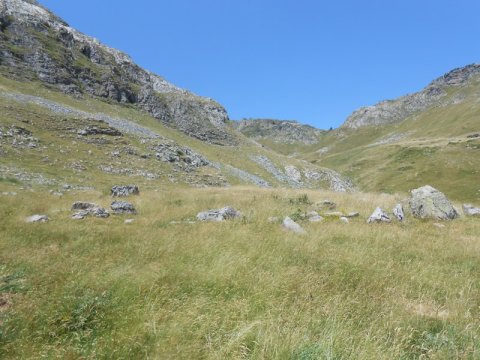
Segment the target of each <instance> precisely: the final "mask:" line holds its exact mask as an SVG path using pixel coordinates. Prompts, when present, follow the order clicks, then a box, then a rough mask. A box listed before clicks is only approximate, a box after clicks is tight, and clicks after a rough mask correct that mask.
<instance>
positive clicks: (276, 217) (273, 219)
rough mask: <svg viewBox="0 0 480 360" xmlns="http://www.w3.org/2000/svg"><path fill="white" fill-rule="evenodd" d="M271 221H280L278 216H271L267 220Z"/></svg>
mask: <svg viewBox="0 0 480 360" xmlns="http://www.w3.org/2000/svg"><path fill="white" fill-rule="evenodd" d="M267 221H268V222H269V223H277V222H279V221H280V219H279V217H278V216H270V217H269V218H268V220H267Z"/></svg>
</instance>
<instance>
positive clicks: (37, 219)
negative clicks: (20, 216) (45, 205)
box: [25, 215, 50, 223]
mask: <svg viewBox="0 0 480 360" xmlns="http://www.w3.org/2000/svg"><path fill="white" fill-rule="evenodd" d="M49 220H50V219H49V218H48V216H47V215H32V216H29V217H27V218H25V222H27V223H37V222H47V221H49Z"/></svg>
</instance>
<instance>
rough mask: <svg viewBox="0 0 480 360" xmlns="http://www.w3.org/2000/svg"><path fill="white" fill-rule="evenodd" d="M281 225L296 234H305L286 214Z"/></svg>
mask: <svg viewBox="0 0 480 360" xmlns="http://www.w3.org/2000/svg"><path fill="white" fill-rule="evenodd" d="M282 225H283V227H284V228H285V229H287V230H289V231H292V232H294V233H296V234H306V233H307V232H306V231H305V230H304V229H303V228H302V227H301V226H300V225H298V224H297V223H296V222H295V221H293V220H292V219H290V218H289V217H288V216H287V217H285V219H283V223H282Z"/></svg>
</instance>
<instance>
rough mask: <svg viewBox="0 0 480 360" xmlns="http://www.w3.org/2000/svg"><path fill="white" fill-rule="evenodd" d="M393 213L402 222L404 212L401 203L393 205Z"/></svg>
mask: <svg viewBox="0 0 480 360" xmlns="http://www.w3.org/2000/svg"><path fill="white" fill-rule="evenodd" d="M393 215H394V216H395V217H396V218H397V220H398V221H400V222H402V221H403V220H404V219H405V213H404V212H403V206H402V204H397V205H395V207H394V208H393Z"/></svg>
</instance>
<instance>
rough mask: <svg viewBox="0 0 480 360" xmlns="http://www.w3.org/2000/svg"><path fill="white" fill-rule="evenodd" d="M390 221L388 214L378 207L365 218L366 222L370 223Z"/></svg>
mask: <svg viewBox="0 0 480 360" xmlns="http://www.w3.org/2000/svg"><path fill="white" fill-rule="evenodd" d="M391 221H392V220H391V219H390V217H389V216H388V214H387V213H386V212H385V211H384V210H383V209H382V208H380V207H377V208H376V209H375V210H374V211H373V213H372V215H370V217H369V218H368V220H367V222H368V223H369V224H372V223H389V222H391Z"/></svg>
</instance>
